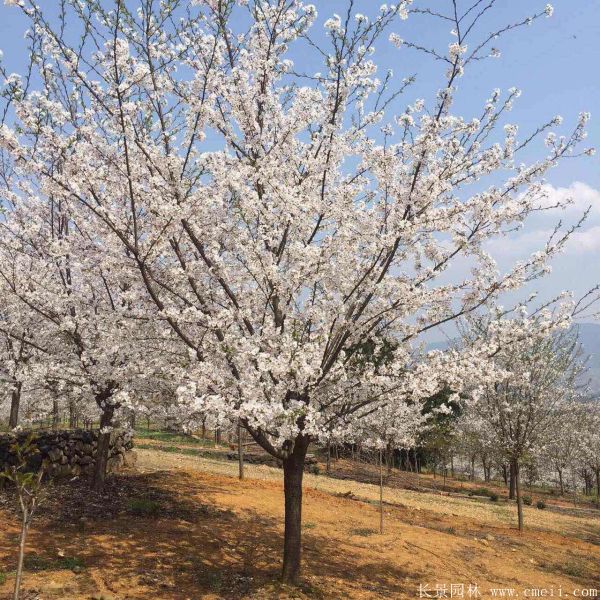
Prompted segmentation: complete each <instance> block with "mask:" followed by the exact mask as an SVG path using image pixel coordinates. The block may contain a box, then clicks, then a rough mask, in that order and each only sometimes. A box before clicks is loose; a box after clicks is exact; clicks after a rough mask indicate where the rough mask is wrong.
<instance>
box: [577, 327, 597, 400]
mask: <svg viewBox="0 0 600 600" xmlns="http://www.w3.org/2000/svg"><path fill="white" fill-rule="evenodd" d="M574 327H575V328H576V329H577V333H578V337H579V343H580V344H581V348H582V351H583V354H584V355H585V356H587V359H588V362H587V368H588V370H587V378H589V379H590V384H591V387H592V390H593V391H594V392H597V393H600V324H598V323H578V324H577V325H575V326H574Z"/></svg>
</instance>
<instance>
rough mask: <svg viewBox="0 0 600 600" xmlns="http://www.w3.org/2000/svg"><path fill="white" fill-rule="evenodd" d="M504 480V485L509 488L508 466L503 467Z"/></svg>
mask: <svg viewBox="0 0 600 600" xmlns="http://www.w3.org/2000/svg"><path fill="white" fill-rule="evenodd" d="M502 478H503V479H504V485H506V486H508V469H507V467H506V465H502Z"/></svg>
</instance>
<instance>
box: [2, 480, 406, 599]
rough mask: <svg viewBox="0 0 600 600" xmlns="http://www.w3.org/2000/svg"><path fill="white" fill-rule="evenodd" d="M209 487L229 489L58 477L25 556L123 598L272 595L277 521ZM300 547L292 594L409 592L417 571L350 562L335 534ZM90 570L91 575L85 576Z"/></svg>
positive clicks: (7, 561) (10, 543) (6, 539)
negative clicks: (298, 580)
mask: <svg viewBox="0 0 600 600" xmlns="http://www.w3.org/2000/svg"><path fill="white" fill-rule="evenodd" d="M215 493H218V494H221V495H222V494H228V493H233V492H231V490H230V489H227V488H226V487H225V486H224V485H223V486H220V485H219V481H218V480H215V482H212V480H211V479H210V478H209V479H208V481H206V480H205V479H204V478H202V479H198V478H194V477H191V476H190V475H189V474H187V473H184V472H181V473H179V472H177V473H173V472H155V473H149V474H139V473H129V474H121V475H118V476H115V477H113V478H111V479H110V480H109V482H108V485H107V488H106V490H105V492H104V493H103V494H94V493H92V492H91V491H90V490H89V489H88V487H87V485H86V483H85V482H82V481H71V482H65V483H64V484H63V485H57V486H54V487H52V488H51V489H50V490H49V492H48V498H47V499H46V504H45V507H44V509H42V512H40V515H39V516H38V519H37V520H36V521H35V522H34V526H33V529H32V532H31V542H30V549H31V551H32V552H30V555H33V556H34V557H36V560H37V561H38V564H39V565H41V568H40V570H43V569H46V570H48V571H54V570H60V569H63V570H64V571H65V572H66V575H68V576H69V577H71V572H72V571H74V573H73V575H72V577H71V579H72V578H75V579H76V580H79V584H77V581H75V582H70V585H71V584H73V585H72V587H73V589H77V585H79V587H80V588H81V590H80V591H81V593H83V592H84V591H85V593H86V594H89V593H90V591H92V588H93V587H94V585H95V586H96V587H98V588H102V587H104V588H105V589H107V590H109V591H110V592H111V593H112V594H114V595H115V596H116V597H118V598H121V597H127V598H129V599H134V598H135V599H137V598H140V599H141V598H156V599H165V600H167V599H172V600H180V599H181V600H183V599H187V598H190V599H194V600H196V599H197V598H203V597H205V596H211V597H216V598H223V599H226V600H229V599H231V600H234V599H235V600H240V599H242V598H253V599H254V598H258V597H261V598H268V597H278V596H277V595H275V592H273V594H274V595H273V596H270V595H268V594H267V595H265V590H267V589H269V590H271V591H273V589H274V588H273V586H275V587H277V584H276V583H275V582H276V581H277V579H278V575H279V569H280V564H281V562H280V561H281V554H282V547H283V539H282V523H281V522H280V520H279V519H276V518H272V517H269V516H265V515H264V514H261V513H258V512H256V511H253V510H248V509H244V510H242V511H238V512H237V513H236V512H233V511H231V510H227V509H223V508H220V507H219V506H218V504H217V503H216V502H215V501H214V500H213V499H212V496H213V494H215ZM132 500H133V501H135V502H132ZM14 516H15V517H16V514H15V515H14ZM14 541H15V539H14V534H13V536H10V535H3V534H2V532H1V531H0V561H1V562H0V568H1V567H4V568H5V570H7V571H10V570H11V569H12V568H14V565H12V563H13V560H12V557H14V554H15V546H14ZM304 550H305V562H304V587H303V588H301V589H300V590H299V591H298V592H294V593H302V594H303V595H304V597H308V598H313V597H314V598H338V597H340V596H339V595H336V593H335V590H333V589H331V585H334V584H332V583H331V582H335V581H337V582H342V583H344V584H347V585H349V586H350V587H352V588H353V589H356V590H365V591H366V590H370V591H371V592H374V593H377V595H378V596H381V597H386V598H387V597H390V598H393V597H398V596H399V595H401V594H406V593H407V592H408V590H409V589H410V591H413V590H414V589H415V588H414V585H415V583H414V581H413V582H411V584H410V585H409V584H407V582H406V578H408V579H410V580H413V579H414V578H415V577H416V575H417V574H415V573H410V572H407V571H405V570H403V569H402V568H399V567H398V566H397V565H395V564H391V563H389V562H386V561H385V560H381V561H366V562H363V563H360V564H357V562H356V561H354V560H353V557H352V556H348V555H347V554H345V553H344V552H343V551H341V549H340V545H339V540H338V541H337V542H336V540H331V539H328V538H326V537H324V536H321V535H319V534H318V533H317V532H313V531H309V532H307V533H306V534H305V536H304ZM58 553H60V555H61V556H59V554H58ZM65 559H66V560H67V562H64V560H65ZM61 560H63V562H61ZM30 561H31V559H30ZM73 561H75V562H73ZM67 570H69V571H67ZM92 570H93V571H94V572H95V573H99V574H100V575H99V577H100V581H97V579H98V577H95V578H91V576H90V575H89V573H91V572H92ZM86 573H88V576H86ZM91 579H94V581H92V580H91ZM327 582H329V583H327ZM99 591H103V590H99ZM277 593H279V592H277ZM56 597H61V596H56ZM67 597H69V598H79V597H81V598H84V597H85V598H88V597H89V596H87V595H86V596H77V595H75V594H74V595H73V596H67ZM296 597H298V596H296Z"/></svg>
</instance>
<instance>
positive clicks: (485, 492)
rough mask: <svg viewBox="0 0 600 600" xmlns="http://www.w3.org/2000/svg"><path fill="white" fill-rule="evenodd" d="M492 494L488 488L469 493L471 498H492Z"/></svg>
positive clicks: (476, 489)
mask: <svg viewBox="0 0 600 600" xmlns="http://www.w3.org/2000/svg"><path fill="white" fill-rule="evenodd" d="M491 494H492V492H490V490H488V488H486V487H480V488H475V489H473V490H470V491H469V496H489V497H491Z"/></svg>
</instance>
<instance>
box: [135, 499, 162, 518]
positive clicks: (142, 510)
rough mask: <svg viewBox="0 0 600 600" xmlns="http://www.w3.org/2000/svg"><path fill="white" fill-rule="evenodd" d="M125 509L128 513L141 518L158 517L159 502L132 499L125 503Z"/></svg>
mask: <svg viewBox="0 0 600 600" xmlns="http://www.w3.org/2000/svg"><path fill="white" fill-rule="evenodd" d="M127 509H128V510H129V512H130V513H132V514H134V515H136V516H141V517H153V516H156V515H158V513H159V512H160V510H161V506H160V503H159V502H156V500H149V499H147V498H132V499H131V500H129V502H128V503H127Z"/></svg>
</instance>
